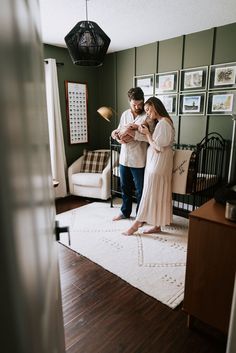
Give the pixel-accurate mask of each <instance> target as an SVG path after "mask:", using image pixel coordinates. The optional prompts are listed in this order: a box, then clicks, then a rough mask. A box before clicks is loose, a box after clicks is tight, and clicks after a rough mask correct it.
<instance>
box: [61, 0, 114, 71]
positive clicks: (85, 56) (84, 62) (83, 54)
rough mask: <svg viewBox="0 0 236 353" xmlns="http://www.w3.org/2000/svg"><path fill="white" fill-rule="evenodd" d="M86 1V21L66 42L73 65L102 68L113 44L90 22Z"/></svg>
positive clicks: (68, 36)
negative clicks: (110, 45) (108, 50)
mask: <svg viewBox="0 0 236 353" xmlns="http://www.w3.org/2000/svg"><path fill="white" fill-rule="evenodd" d="M85 1H86V21H80V22H78V23H77V25H76V26H75V27H74V28H72V30H71V31H70V32H69V33H68V34H67V35H66V36H65V42H66V45H67V48H68V51H69V53H70V56H71V59H72V61H73V64H76V65H81V66H100V65H102V64H103V60H104V57H105V55H106V52H107V49H108V47H109V44H110V42H111V40H110V38H109V37H108V36H107V35H106V33H105V32H103V30H102V29H101V28H100V27H99V26H98V25H97V24H96V23H95V22H92V21H88V10H87V1H88V0H85Z"/></svg>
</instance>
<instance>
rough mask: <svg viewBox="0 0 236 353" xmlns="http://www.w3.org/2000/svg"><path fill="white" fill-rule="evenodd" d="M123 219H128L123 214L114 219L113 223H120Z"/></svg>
mask: <svg viewBox="0 0 236 353" xmlns="http://www.w3.org/2000/svg"><path fill="white" fill-rule="evenodd" d="M121 219H126V217H125V216H124V215H123V214H122V213H120V214H118V215H117V216H115V217H113V218H112V220H113V221H120V220H121Z"/></svg>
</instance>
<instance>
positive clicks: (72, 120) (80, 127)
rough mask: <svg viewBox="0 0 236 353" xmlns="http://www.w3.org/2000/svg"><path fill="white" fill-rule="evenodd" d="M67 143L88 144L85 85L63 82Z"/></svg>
mask: <svg viewBox="0 0 236 353" xmlns="http://www.w3.org/2000/svg"><path fill="white" fill-rule="evenodd" d="M65 87H66V111H67V119H68V129H69V143H70V144H71V145H73V144H77V143H86V142H88V114H87V85H86V84H85V83H79V82H72V81H65Z"/></svg>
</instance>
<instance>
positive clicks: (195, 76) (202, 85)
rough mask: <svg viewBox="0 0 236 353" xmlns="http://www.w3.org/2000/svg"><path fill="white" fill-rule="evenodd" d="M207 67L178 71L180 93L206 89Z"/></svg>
mask: <svg viewBox="0 0 236 353" xmlns="http://www.w3.org/2000/svg"><path fill="white" fill-rule="evenodd" d="M207 79H208V66H199V67H194V68H189V69H182V70H180V92H193V91H201V90H203V91H204V90H206V89H207Z"/></svg>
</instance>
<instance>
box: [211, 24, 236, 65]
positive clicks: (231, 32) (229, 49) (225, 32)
mask: <svg viewBox="0 0 236 353" xmlns="http://www.w3.org/2000/svg"><path fill="white" fill-rule="evenodd" d="M235 38H236V23H233V24H230V25H227V26H222V27H218V28H216V40H215V53H214V58H213V64H221V63H227V62H233V61H236V45H235V42H236V39H235Z"/></svg>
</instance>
